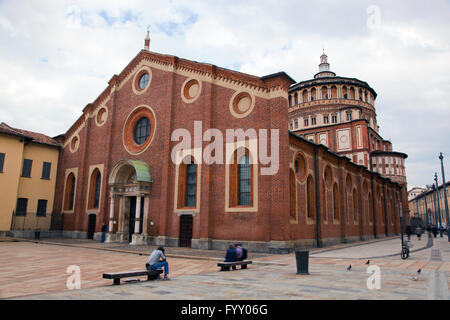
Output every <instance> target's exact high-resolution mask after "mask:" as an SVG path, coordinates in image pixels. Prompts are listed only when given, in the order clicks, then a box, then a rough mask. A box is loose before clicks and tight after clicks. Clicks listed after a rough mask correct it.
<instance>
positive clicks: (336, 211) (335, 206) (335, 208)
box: [333, 183, 340, 220]
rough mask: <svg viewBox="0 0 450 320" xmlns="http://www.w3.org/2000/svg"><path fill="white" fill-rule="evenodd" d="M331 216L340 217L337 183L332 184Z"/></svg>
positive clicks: (336, 218)
mask: <svg viewBox="0 0 450 320" xmlns="http://www.w3.org/2000/svg"><path fill="white" fill-rule="evenodd" d="M333 217H334V220H339V219H340V214H339V189H338V186H337V184H336V183H335V184H334V186H333Z"/></svg>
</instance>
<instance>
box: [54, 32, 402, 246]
mask: <svg viewBox="0 0 450 320" xmlns="http://www.w3.org/2000/svg"><path fill="white" fill-rule="evenodd" d="M294 84H295V81H294V80H293V79H292V78H290V77H289V76H288V75H287V74H286V73H284V72H279V73H276V74H272V75H268V76H264V77H256V76H252V75H248V74H244V73H240V72H236V71H231V70H227V69H224V68H220V67H217V66H215V65H210V64H205V63H198V62H194V61H189V60H185V59H181V58H178V57H175V56H170V55H163V54H159V53H155V52H152V51H150V50H149V39H148V38H147V39H146V47H145V49H144V50H142V51H140V52H139V54H138V55H137V56H136V57H135V58H134V59H133V60H132V61H131V62H130V63H129V64H128V66H127V67H126V68H125V69H124V70H123V71H122V72H121V73H120V74H118V75H114V76H113V77H112V78H111V80H110V81H109V82H108V87H107V88H106V89H105V90H104V91H103V92H102V93H101V94H100V95H99V96H98V98H97V99H96V100H95V101H94V102H92V103H90V104H88V105H87V106H86V107H85V108H84V109H83V114H82V115H81V116H80V117H79V119H78V120H77V121H76V122H75V123H74V124H73V125H72V126H71V127H70V128H69V129H68V131H67V132H66V133H65V134H63V135H60V136H58V137H56V138H55V139H56V140H57V141H58V142H59V143H60V144H61V145H62V148H61V152H60V156H59V162H58V174H57V181H56V190H57V192H56V194H55V203H54V209H53V217H54V219H55V221H62V229H63V232H64V234H65V235H66V236H68V237H79V238H86V237H87V238H96V239H98V238H99V234H100V232H101V229H102V227H103V226H104V225H106V226H108V228H109V230H108V231H109V232H108V234H107V241H109V242H116V241H117V242H129V243H132V244H136V245H138V244H163V245H167V246H187V247H192V248H203V249H224V248H226V246H227V245H228V244H229V243H230V242H236V241H237V242H241V243H243V244H244V246H246V247H247V248H249V250H252V251H269V252H290V251H292V250H293V249H296V248H301V247H315V246H324V245H328V244H333V243H339V242H348V241H357V240H364V239H369V238H373V237H382V236H386V235H391V234H398V233H399V232H400V225H399V223H400V220H399V214H400V212H401V210H403V209H402V208H407V205H406V199H403V194H402V192H403V191H402V190H403V189H402V188H403V187H402V185H400V184H399V183H397V182H394V181H392V180H391V179H389V178H388V177H385V176H383V175H381V174H379V173H377V172H375V171H372V170H369V169H368V168H367V166H364V165H360V164H358V163H354V162H353V161H351V159H349V158H348V157H346V156H344V155H340V154H337V153H336V152H334V151H333V150H330V149H329V148H327V147H326V146H324V145H320V144H317V143H314V142H311V141H309V140H308V139H306V138H304V137H301V136H299V135H298V134H296V133H294V132H292V131H289V130H287V129H288V128H289V125H290V123H291V120H290V117H289V110H288V109H289V108H288V107H289V103H288V99H289V90H290V88H291V87H292V86H293V85H294ZM177 132H178V133H180V135H177V134H176V133H177ZM229 132H234V133H235V134H236V133H238V134H236V135H235V136H233V135H231V139H230V136H229V135H228V133H229ZM182 133H184V136H186V133H187V134H188V136H190V137H191V138H192V139H191V141H190V142H191V143H190V144H189V143H188V144H187V147H183V148H182V150H181V149H180V150H178V149H177V148H178V147H179V145H180V144H181V142H183V143H184V142H186V141H185V139H184V138H182V137H181V134H182ZM239 134H243V136H244V137H246V139H245V140H239V139H238V138H236V137H237V136H239ZM198 137H200V139H198ZM212 149H214V150H213V152H211V150H212ZM208 154H209V156H206V155H208ZM264 156H265V157H264ZM174 158H176V159H174ZM264 159H270V160H271V161H270V162H267V161H263V160H264ZM211 160H215V161H211ZM270 169H274V170H272V171H273V172H270V173H269V174H267V172H269V171H270ZM264 171H266V173H264Z"/></svg>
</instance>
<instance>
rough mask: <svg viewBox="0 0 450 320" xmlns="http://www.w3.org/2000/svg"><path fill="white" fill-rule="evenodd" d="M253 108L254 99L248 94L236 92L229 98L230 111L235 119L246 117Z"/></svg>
mask: <svg viewBox="0 0 450 320" xmlns="http://www.w3.org/2000/svg"><path fill="white" fill-rule="evenodd" d="M254 106H255V99H254V98H253V97H252V96H251V95H250V94H249V93H248V92H237V93H235V94H234V96H233V97H232V98H231V102H230V111H231V114H232V115H233V116H235V117H236V118H244V117H246V116H248V115H249V114H250V113H251V112H252V110H253V107H254Z"/></svg>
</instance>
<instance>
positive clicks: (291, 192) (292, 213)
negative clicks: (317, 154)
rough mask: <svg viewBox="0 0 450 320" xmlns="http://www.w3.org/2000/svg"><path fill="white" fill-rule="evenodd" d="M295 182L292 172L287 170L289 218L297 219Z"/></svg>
mask: <svg viewBox="0 0 450 320" xmlns="http://www.w3.org/2000/svg"><path fill="white" fill-rule="evenodd" d="M296 185H297V180H296V178H295V173H294V170H292V169H291V170H289V195H290V217H291V219H297V193H296Z"/></svg>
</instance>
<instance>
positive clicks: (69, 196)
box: [64, 173, 75, 211]
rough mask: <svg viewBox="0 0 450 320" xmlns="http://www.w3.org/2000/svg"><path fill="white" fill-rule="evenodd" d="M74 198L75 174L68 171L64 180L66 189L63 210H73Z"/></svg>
mask: <svg viewBox="0 0 450 320" xmlns="http://www.w3.org/2000/svg"><path fill="white" fill-rule="evenodd" d="M74 198H75V175H74V174H73V173H70V174H69V176H68V177H67V180H66V191H65V195H64V210H69V211H70V210H73V204H74Z"/></svg>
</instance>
